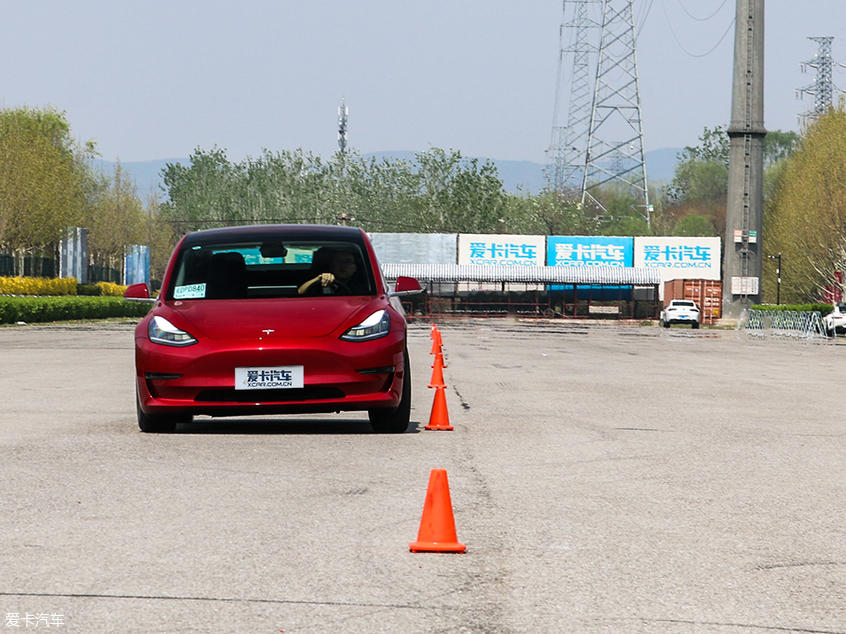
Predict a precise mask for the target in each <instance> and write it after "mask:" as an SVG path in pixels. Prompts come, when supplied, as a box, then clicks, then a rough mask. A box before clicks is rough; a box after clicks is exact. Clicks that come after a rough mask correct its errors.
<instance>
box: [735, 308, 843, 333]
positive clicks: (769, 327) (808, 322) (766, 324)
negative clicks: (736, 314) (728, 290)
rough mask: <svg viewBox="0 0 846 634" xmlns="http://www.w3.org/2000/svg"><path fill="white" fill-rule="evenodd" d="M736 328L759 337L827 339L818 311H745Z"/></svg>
mask: <svg viewBox="0 0 846 634" xmlns="http://www.w3.org/2000/svg"><path fill="white" fill-rule="evenodd" d="M737 328H738V330H743V331H745V332H747V333H749V334H750V335H755V336H759V337H764V336H767V335H774V336H778V337H797V338H802V339H826V338H827V337H826V334H825V326H823V322H822V313H820V312H819V311H801V312H800V311H795V310H752V309H746V310H744V311H743V313H741V315H740V319H739V320H738V322H737Z"/></svg>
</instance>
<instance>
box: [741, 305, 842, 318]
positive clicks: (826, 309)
mask: <svg viewBox="0 0 846 634" xmlns="http://www.w3.org/2000/svg"><path fill="white" fill-rule="evenodd" d="M752 309H753V310H782V311H783V310H792V311H795V312H798V313H801V312H814V311H816V312H820V313H822V315H823V317H825V316H826V315H828V314H829V313H830V312H831V311H832V310H833V309H834V306H832V305H831V304H778V305H776V304H756V305H755V306H752Z"/></svg>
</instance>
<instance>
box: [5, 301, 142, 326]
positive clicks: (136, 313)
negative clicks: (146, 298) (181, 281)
mask: <svg viewBox="0 0 846 634" xmlns="http://www.w3.org/2000/svg"><path fill="white" fill-rule="evenodd" d="M151 307H152V304H141V303H135V302H128V301H126V300H124V299H122V298H120V297H73V296H69V297H0V324H14V323H16V322H19V321H23V322H26V323H39V322H48V321H72V320H76V319H106V318H109V317H143V316H144V315H146V314H147V313H148V312H149V310H150V308H151Z"/></svg>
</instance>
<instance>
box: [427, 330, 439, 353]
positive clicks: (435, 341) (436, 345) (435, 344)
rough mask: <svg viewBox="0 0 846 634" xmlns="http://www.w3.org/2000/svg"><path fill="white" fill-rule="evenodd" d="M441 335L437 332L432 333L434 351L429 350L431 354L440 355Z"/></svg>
mask: <svg viewBox="0 0 846 634" xmlns="http://www.w3.org/2000/svg"><path fill="white" fill-rule="evenodd" d="M440 340H441V333H439V332H438V331H437V330H433V331H432V349H431V350H429V354H438V353H439V352H440V351H441V344H440Z"/></svg>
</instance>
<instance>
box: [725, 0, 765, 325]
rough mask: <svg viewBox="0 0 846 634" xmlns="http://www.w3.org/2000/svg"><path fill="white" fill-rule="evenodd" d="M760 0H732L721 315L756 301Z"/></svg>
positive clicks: (760, 142) (761, 64) (759, 243)
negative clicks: (728, 144) (730, 84)
mask: <svg viewBox="0 0 846 634" xmlns="http://www.w3.org/2000/svg"><path fill="white" fill-rule="evenodd" d="M766 134H767V131H766V129H765V128H764V0H737V14H736V18H735V31H734V75H733V82H732V96H731V123H730V125H729V128H728V135H729V139H730V146H729V182H728V205H727V209H726V242H725V254H724V259H723V315H724V316H725V317H730V318H731V317H738V316H739V315H740V313H741V311H742V310H743V309H744V308H748V307H749V306H751V305H753V304H757V303H760V301H761V269H762V265H761V262H762V257H761V252H762V238H763V236H762V235H761V232H762V228H763V217H764V213H763V208H764V193H763V181H764V137H765V136H766Z"/></svg>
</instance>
